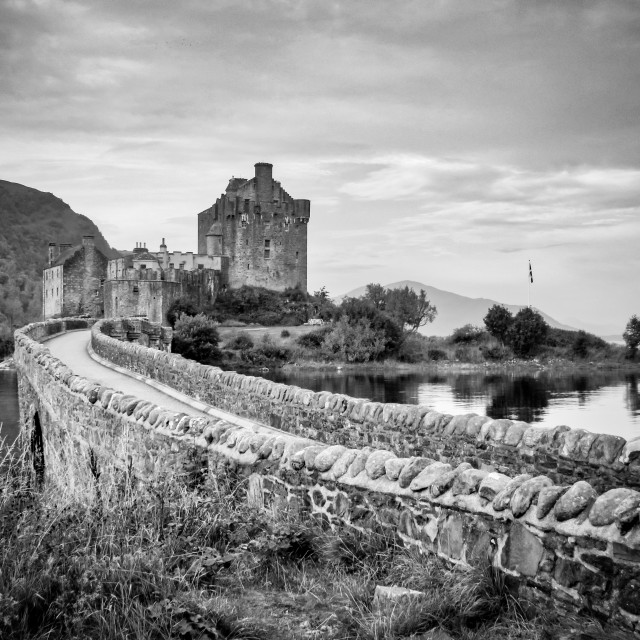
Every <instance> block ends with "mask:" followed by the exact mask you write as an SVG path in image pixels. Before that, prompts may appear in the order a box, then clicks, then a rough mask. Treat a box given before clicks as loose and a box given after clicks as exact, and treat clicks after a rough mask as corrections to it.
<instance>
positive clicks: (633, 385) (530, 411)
mask: <svg viewBox="0 0 640 640" xmlns="http://www.w3.org/2000/svg"><path fill="white" fill-rule="evenodd" d="M266 377H268V378H270V379H272V380H275V381H277V382H285V383H287V384H295V385H297V386H300V387H304V388H307V389H312V390H313V391H322V390H326V391H332V392H334V393H343V394H346V395H350V396H353V397H358V398H368V399H370V400H374V401H376V402H401V403H407V404H417V403H421V404H427V405H429V406H431V407H433V408H435V409H437V410H438V411H444V412H448V413H454V414H455V413H465V412H475V413H479V414H483V415H487V416H490V417H491V418H510V419H512V420H523V421H525V422H531V423H538V424H541V425H543V426H555V425H557V424H568V425H570V426H572V427H576V428H577V427H580V428H585V429H590V430H592V431H597V432H601V433H614V434H616V435H622V436H623V437H625V438H627V439H629V438H632V437H637V436H640V393H639V391H638V375H637V374H628V373H627V374H625V373H620V372H615V371H611V372H610V371H606V372H594V373H582V372H581V373H549V372H538V373H533V374H530V373H529V374H522V375H521V374H495V373H484V372H476V373H443V372H439V373H411V374H407V373H401V374H397V373H372V374H368V373H367V374H365V373H350V372H344V373H343V372H334V371H331V372H327V371H298V372H294V373H286V374H283V373H281V372H269V373H268V374H266Z"/></svg>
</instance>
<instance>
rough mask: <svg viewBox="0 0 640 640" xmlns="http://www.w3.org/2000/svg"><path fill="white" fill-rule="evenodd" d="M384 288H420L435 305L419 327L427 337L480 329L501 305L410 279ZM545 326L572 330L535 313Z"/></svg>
mask: <svg viewBox="0 0 640 640" xmlns="http://www.w3.org/2000/svg"><path fill="white" fill-rule="evenodd" d="M384 286H385V288H386V289H398V288H404V287H409V288H410V289H414V290H415V291H420V289H424V290H425V291H426V292H427V298H429V300H430V301H431V303H432V304H434V305H435V306H436V309H437V310H438V315H437V316H436V319H435V320H434V321H433V322H432V323H431V324H428V325H427V326H425V327H421V329H420V333H423V334H424V335H428V336H449V335H451V334H452V333H453V331H454V329H457V328H458V327H462V326H463V325H465V324H474V325H477V326H484V322H483V318H484V316H485V315H486V313H487V309H489V307H491V306H493V305H494V304H503V303H502V302H496V301H495V300H490V299H488V298H468V297H467V296H461V295H458V294H457V293H451V292H450V291H443V290H442V289H436V287H431V286H429V285H426V284H422V283H420V282H415V281H413V280H402V281H401V282H392V283H391V284H387V285H384ZM365 290H366V286H365V287H358V288H357V289H353V291H349V292H348V293H345V294H344V295H342V296H338V297H337V298H336V301H338V302H339V301H340V300H341V299H342V298H346V297H354V298H357V297H359V296H362V295H364V293H365ZM504 306H505V307H507V309H509V311H511V312H512V313H517V312H518V311H520V309H522V306H521V305H515V304H504ZM538 311H539V312H540V314H541V315H542V317H543V318H544V319H545V321H546V322H547V324H548V325H549V326H551V327H556V328H558V329H568V330H570V331H575V328H574V327H569V326H567V325H566V324H562V323H560V322H558V321H557V320H554V319H553V318H552V317H551V316H548V315H547V314H546V313H543V312H542V311H540V310H538Z"/></svg>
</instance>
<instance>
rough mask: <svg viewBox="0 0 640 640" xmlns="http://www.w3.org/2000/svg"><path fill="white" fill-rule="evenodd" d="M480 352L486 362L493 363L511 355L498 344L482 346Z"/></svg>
mask: <svg viewBox="0 0 640 640" xmlns="http://www.w3.org/2000/svg"><path fill="white" fill-rule="evenodd" d="M480 352H481V353H482V355H483V356H484V357H485V358H486V359H487V360H493V361H500V360H506V359H507V358H509V356H510V355H511V354H510V351H509V350H508V349H507V348H506V347H504V346H502V345H500V344H493V345H482V346H481V347H480Z"/></svg>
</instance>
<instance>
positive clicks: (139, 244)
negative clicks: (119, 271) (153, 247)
mask: <svg viewBox="0 0 640 640" xmlns="http://www.w3.org/2000/svg"><path fill="white" fill-rule="evenodd" d="M145 251H146V249H145V248H144V247H143V246H142V242H136V248H135V249H134V250H133V253H134V254H139V253H144V252H145Z"/></svg>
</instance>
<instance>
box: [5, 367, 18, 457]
mask: <svg viewBox="0 0 640 640" xmlns="http://www.w3.org/2000/svg"><path fill="white" fill-rule="evenodd" d="M19 425H20V411H19V408H18V377H17V374H16V372H15V371H11V370H7V369H0V437H2V438H4V440H5V444H6V445H10V444H12V443H13V442H14V440H15V439H16V438H17V437H18V432H19Z"/></svg>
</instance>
